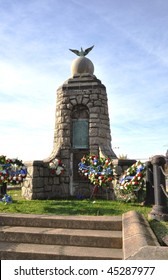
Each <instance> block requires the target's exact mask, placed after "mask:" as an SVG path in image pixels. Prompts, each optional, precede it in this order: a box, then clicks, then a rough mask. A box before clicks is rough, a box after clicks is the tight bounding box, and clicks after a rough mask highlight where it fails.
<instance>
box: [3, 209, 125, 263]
mask: <svg viewBox="0 0 168 280" xmlns="http://www.w3.org/2000/svg"><path fill="white" fill-rule="evenodd" d="M122 258H123V252H122V218H121V216H112V217H109V216H48V215H30V214H6V213H5V214H2V213H1V214H0V259H1V260H69V259H71V260H84V259H85V260H86V259H87V260H113V259H115V260H121V259H122Z"/></svg>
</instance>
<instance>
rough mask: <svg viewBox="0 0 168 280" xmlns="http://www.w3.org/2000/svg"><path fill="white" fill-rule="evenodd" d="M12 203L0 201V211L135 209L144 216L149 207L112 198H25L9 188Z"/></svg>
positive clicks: (64, 212)
mask: <svg viewBox="0 0 168 280" xmlns="http://www.w3.org/2000/svg"><path fill="white" fill-rule="evenodd" d="M8 195H11V196H12V199H13V203H11V204H4V203H0V212H11V213H28V214H48V215H94V216H97V215H122V214H123V213H125V212H127V211H130V210H135V211H138V212H140V213H142V214H144V215H145V216H146V217H147V215H148V213H149V212H150V211H151V207H142V206H141V205H140V204H138V203H124V202H119V201H112V200H100V199H96V200H90V199H84V200H76V199H71V200H68V199H67V200H60V199H58V200H25V199H23V198H22V197H21V191H20V190H10V191H8Z"/></svg>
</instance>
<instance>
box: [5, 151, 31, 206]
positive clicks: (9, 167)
mask: <svg viewBox="0 0 168 280" xmlns="http://www.w3.org/2000/svg"><path fill="white" fill-rule="evenodd" d="M26 176H27V168H26V166H25V165H24V164H23V162H22V161H21V160H18V159H10V158H7V157H6V156H3V155H2V156H0V192H1V196H2V195H5V196H4V197H5V198H4V199H3V198H2V201H5V202H9V199H8V195H7V194H6V188H7V185H19V184H21V183H22V182H23V181H24V179H25V178H26ZM10 201H11V198H10Z"/></svg>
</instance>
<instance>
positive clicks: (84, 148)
mask: <svg viewBox="0 0 168 280" xmlns="http://www.w3.org/2000/svg"><path fill="white" fill-rule="evenodd" d="M86 69H89V67H86ZM92 70H93V67H92ZM75 71H77V69H76V68H75ZM80 71H84V70H81V68H80ZM55 117H56V120H55V130H54V145H53V151H52V153H51V155H50V156H49V158H47V159H46V160H44V161H42V162H39V161H34V162H31V163H27V167H28V172H29V174H31V177H30V178H29V179H28V181H27V182H25V185H24V188H23V196H26V193H29V195H27V196H28V198H29V199H31V198H33V199H40V198H60V197H62V198H63V197H66V198H67V197H69V196H79V195H82V196H84V197H89V196H90V184H89V182H88V181H86V180H84V179H83V178H81V177H80V176H79V174H78V163H79V162H80V159H81V158H82V157H83V156H84V155H86V154H89V153H93V154H96V155H100V156H108V157H110V158H114V159H115V158H116V155H115V153H114V152H113V150H112V147H111V132H110V122H109V113H108V100H107V93H106V88H105V86H104V85H103V84H102V83H101V81H100V80H99V79H97V78H96V76H95V75H93V74H92V73H85V71H84V73H79V74H73V77H72V78H70V79H68V80H67V81H66V82H65V83H64V84H63V85H62V86H60V87H59V88H58V90H57V104H56V114H55ZM54 158H59V159H61V161H62V162H63V164H64V165H65V166H66V171H65V172H64V173H63V174H62V175H61V176H59V177H58V176H57V177H56V176H53V177H52V176H51V175H50V174H49V170H48V163H49V162H50V161H51V160H53V159H54Z"/></svg>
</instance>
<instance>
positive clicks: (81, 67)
mask: <svg viewBox="0 0 168 280" xmlns="http://www.w3.org/2000/svg"><path fill="white" fill-rule="evenodd" d="M71 73H72V75H73V76H74V75H76V74H83V73H89V74H91V75H93V73H94V65H93V63H92V61H91V60H90V59H88V58H87V57H85V56H82V57H78V58H76V59H74V60H73V61H72V65H71Z"/></svg>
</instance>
